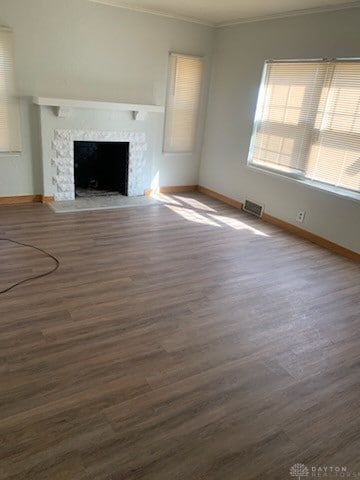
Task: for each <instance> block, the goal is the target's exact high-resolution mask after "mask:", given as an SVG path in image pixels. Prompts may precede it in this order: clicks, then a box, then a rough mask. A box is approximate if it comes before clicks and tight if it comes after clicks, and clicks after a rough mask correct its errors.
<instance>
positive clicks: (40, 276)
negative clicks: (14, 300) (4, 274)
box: [0, 238, 60, 295]
mask: <svg viewBox="0 0 360 480" xmlns="http://www.w3.org/2000/svg"><path fill="white" fill-rule="evenodd" d="M0 241H1V242H10V243H14V244H16V245H21V246H22V247H29V248H33V249H34V250H38V251H39V252H41V253H43V254H44V255H45V256H46V257H49V258H51V259H52V260H54V262H55V266H54V268H52V269H51V270H49V271H48V272H45V273H40V274H39V275H34V276H33V277H28V278H25V279H24V280H21V281H20V282H16V283H14V284H13V285H10V287H8V288H5V290H0V295H2V294H3V293H7V292H9V291H10V290H12V289H13V288H15V287H18V286H19V285H22V284H23V283H26V282H30V281H32V280H36V279H38V278H42V277H46V276H47V275H51V274H52V273H54V272H55V271H56V270H57V269H58V268H59V266H60V262H59V260H58V259H57V258H56V257H54V255H51V253H49V252H47V251H45V250H43V249H42V248H39V247H35V246H34V245H30V244H28V243H22V242H18V241H16V240H12V239H11V238H0Z"/></svg>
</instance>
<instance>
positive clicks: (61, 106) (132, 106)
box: [33, 97, 165, 120]
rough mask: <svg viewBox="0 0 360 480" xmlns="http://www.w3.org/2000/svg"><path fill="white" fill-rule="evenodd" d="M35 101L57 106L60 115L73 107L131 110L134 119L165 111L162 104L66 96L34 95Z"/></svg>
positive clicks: (37, 103)
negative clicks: (118, 101) (90, 99)
mask: <svg viewBox="0 0 360 480" xmlns="http://www.w3.org/2000/svg"><path fill="white" fill-rule="evenodd" d="M33 103H34V104H35V105H40V106H47V107H55V108H56V109H57V115H58V117H68V116H70V115H71V110H72V109H73V108H87V109H96V110H122V111H130V112H133V118H134V120H144V119H145V117H146V115H147V113H164V111H165V108H164V107H163V106H161V105H145V104H137V103H111V102H97V101H88V100H73V99H66V98H47V97H33Z"/></svg>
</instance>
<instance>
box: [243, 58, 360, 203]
mask: <svg viewBox="0 0 360 480" xmlns="http://www.w3.org/2000/svg"><path fill="white" fill-rule="evenodd" d="M320 62H327V63H329V62H332V63H334V62H339V63H340V62H359V64H360V57H346V58H331V59H329V58H311V59H271V60H266V61H265V62H264V66H263V69H262V75H261V80H260V85H259V89H258V96H257V103H256V110H255V117H254V121H253V128H252V134H251V140H250V145H249V151H248V157H247V162H246V166H247V168H249V169H251V170H253V171H256V172H262V173H265V174H269V175H275V176H276V177H280V178H282V179H286V180H289V181H292V182H297V183H300V184H303V185H306V186H308V187H311V188H313V189H316V190H322V191H325V192H327V193H330V194H333V195H336V196H339V197H342V198H346V199H350V200H353V201H356V202H360V190H359V192H358V191H355V190H351V189H347V188H345V187H340V186H336V185H334V184H330V183H326V182H322V181H320V180H315V179H311V178H309V177H307V176H306V174H305V172H302V171H300V170H295V169H294V170H290V169H289V170H286V169H285V168H283V169H281V166H279V167H278V168H276V166H275V165H274V167H272V166H271V165H270V164H269V165H266V164H265V162H264V164H263V165H262V164H261V163H259V162H254V161H253V156H254V149H255V143H256V134H257V131H258V125H259V123H260V122H261V118H260V113H261V111H262V107H263V103H264V100H265V89H264V87H265V85H266V84H265V81H266V75H267V68H268V65H269V64H271V63H279V64H280V63H294V64H295V63H320ZM322 88H323V87H322ZM317 113H318V109H317V110H316V112H315V117H316V115H317ZM311 130H312V132H316V131H317V130H318V129H317V128H316V127H315V122H313V123H312V128H311ZM319 132H320V130H319ZM312 145H313V144H312V143H311V142H310V141H309V143H308V150H310V148H311V146H312ZM305 162H306V163H307V162H308V158H307V159H306V160H305ZM305 162H304V163H305Z"/></svg>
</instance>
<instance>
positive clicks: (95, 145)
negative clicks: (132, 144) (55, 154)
mask: <svg viewBox="0 0 360 480" xmlns="http://www.w3.org/2000/svg"><path fill="white" fill-rule="evenodd" d="M128 174H129V142H83V141H81V142H80V141H75V142H74V177H75V195H76V196H77V197H86V196H94V195H119V194H121V195H127V194H128Z"/></svg>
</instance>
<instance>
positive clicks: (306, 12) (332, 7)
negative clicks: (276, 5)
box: [215, 1, 360, 28]
mask: <svg viewBox="0 0 360 480" xmlns="http://www.w3.org/2000/svg"><path fill="white" fill-rule="evenodd" d="M359 7H360V1H356V2H349V3H343V4H342V5H329V6H327V7H315V8H306V9H304V10H292V11H290V12H283V13H275V14H273V15H263V16H258V17H248V18H238V19H237V20H233V21H231V22H220V23H217V24H215V27H216V28H222V27H231V26H233V25H241V24H242V23H253V22H263V21H266V20H277V19H279V18H288V17H297V16H300V15H311V14H315V13H325V12H336V11H338V10H348V9H350V8H359Z"/></svg>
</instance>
